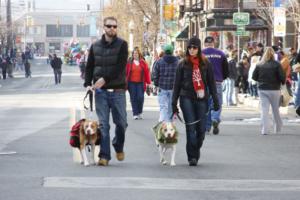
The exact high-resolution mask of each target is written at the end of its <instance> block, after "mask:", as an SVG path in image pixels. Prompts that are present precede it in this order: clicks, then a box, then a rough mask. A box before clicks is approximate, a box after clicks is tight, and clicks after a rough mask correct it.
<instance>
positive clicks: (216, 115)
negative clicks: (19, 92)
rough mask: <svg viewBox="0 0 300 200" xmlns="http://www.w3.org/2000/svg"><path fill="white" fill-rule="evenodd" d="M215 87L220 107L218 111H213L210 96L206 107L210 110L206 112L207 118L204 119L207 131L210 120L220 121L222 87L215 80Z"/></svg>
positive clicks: (209, 126)
mask: <svg viewBox="0 0 300 200" xmlns="http://www.w3.org/2000/svg"><path fill="white" fill-rule="evenodd" d="M216 87H217V96H218V101H219V105H220V109H219V110H218V111H214V109H213V100H212V98H211V97H210V99H209V101H208V108H209V110H210V112H208V114H207V120H206V130H207V131H209V130H210V128H211V124H212V121H216V122H218V123H219V122H221V111H222V104H223V88H222V83H220V82H217V83H216Z"/></svg>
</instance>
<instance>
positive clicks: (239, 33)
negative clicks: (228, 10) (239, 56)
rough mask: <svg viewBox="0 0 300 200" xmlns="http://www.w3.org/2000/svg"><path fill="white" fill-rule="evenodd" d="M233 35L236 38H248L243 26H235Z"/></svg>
mask: <svg viewBox="0 0 300 200" xmlns="http://www.w3.org/2000/svg"><path fill="white" fill-rule="evenodd" d="M235 35H237V36H249V32H248V31H246V30H245V26H237V27H236V32H235Z"/></svg>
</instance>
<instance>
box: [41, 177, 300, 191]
mask: <svg viewBox="0 0 300 200" xmlns="http://www.w3.org/2000/svg"><path fill="white" fill-rule="evenodd" d="M43 185H44V187H47V188H106V189H108V188H110V189H112V188H119V189H145V190H197V191H300V180H251V179H248V180H226V179H170V178H146V177H46V178H44V184H43Z"/></svg>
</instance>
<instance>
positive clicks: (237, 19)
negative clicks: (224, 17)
mask: <svg viewBox="0 0 300 200" xmlns="http://www.w3.org/2000/svg"><path fill="white" fill-rule="evenodd" d="M249 23H250V14H249V13H247V12H236V13H233V24H234V25H248V24H249Z"/></svg>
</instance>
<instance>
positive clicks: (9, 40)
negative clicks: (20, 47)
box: [6, 0, 12, 54]
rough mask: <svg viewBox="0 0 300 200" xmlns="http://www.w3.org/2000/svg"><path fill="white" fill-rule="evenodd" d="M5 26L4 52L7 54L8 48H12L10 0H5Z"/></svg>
mask: <svg viewBox="0 0 300 200" xmlns="http://www.w3.org/2000/svg"><path fill="white" fill-rule="evenodd" d="M6 26H7V35H6V42H7V43H6V53H7V54H9V53H10V50H11V49H12V23H11V0H7V2H6Z"/></svg>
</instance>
